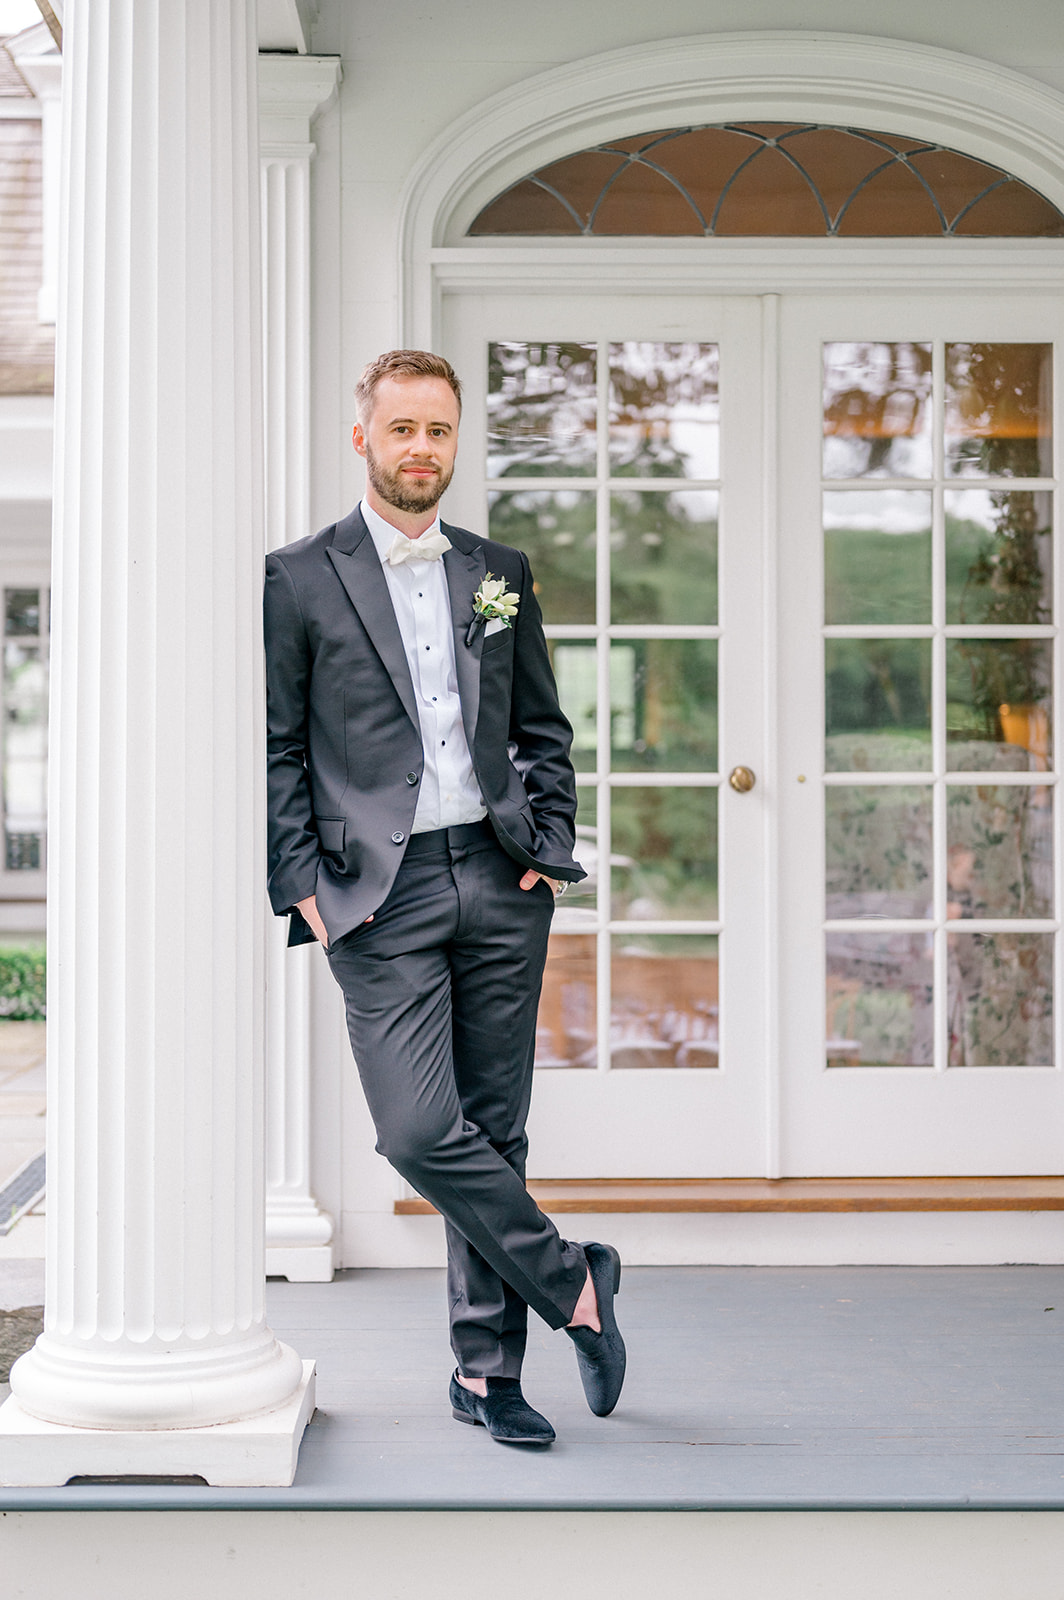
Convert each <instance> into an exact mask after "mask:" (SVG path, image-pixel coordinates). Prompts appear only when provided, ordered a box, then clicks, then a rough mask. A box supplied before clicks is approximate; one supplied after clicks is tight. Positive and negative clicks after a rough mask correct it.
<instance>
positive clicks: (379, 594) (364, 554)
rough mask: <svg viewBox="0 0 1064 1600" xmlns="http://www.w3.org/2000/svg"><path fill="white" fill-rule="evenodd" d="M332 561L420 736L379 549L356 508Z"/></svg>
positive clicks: (340, 527) (340, 529)
mask: <svg viewBox="0 0 1064 1600" xmlns="http://www.w3.org/2000/svg"><path fill="white" fill-rule="evenodd" d="M329 559H330V560H331V562H332V564H333V566H334V567H335V568H336V571H337V574H338V576H339V578H340V582H341V583H342V584H343V586H344V588H345V589H346V590H347V596H348V599H349V600H350V601H351V604H352V605H353V606H354V608H355V610H356V611H357V612H358V615H359V617H360V618H361V621H362V626H363V627H364V628H365V630H366V632H367V633H368V634H369V637H370V640H371V642H372V644H373V648H374V649H375V650H376V652H377V654H378V655H379V656H380V658H381V660H382V662H383V663H384V666H385V668H386V669H387V671H388V674H389V676H390V677H391V680H392V682H393V684H394V685H395V689H396V693H397V694H398V696H399V698H400V700H401V701H402V702H403V707H404V709H405V711H406V713H407V715H408V716H409V718H410V720H411V722H412V723H413V724H414V727H415V728H416V729H417V731H418V735H419V737H420V733H421V723H420V721H419V719H418V714H417V701H416V700H415V698H414V685H413V682H412V681H411V677H410V668H409V666H408V665H407V659H406V651H405V650H404V649H403V639H402V635H401V634H400V632H399V624H398V622H396V620H395V611H394V610H393V608H392V601H391V596H390V595H389V593H388V584H387V582H386V580H385V577H384V573H383V572H382V571H381V563H380V557H379V556H378V555H377V548H376V546H375V545H374V543H373V540H372V539H371V538H370V536H369V530H368V529H367V527H366V524H365V522H364V521H363V520H362V515H361V513H360V512H359V511H358V509H357V508H356V509H355V510H354V511H353V512H352V513H351V515H350V516H348V517H345V518H344V520H343V521H342V522H340V523H338V524H337V528H336V537H335V538H334V540H333V542H332V544H331V545H330V546H329ZM470 592H471V593H472V591H470Z"/></svg>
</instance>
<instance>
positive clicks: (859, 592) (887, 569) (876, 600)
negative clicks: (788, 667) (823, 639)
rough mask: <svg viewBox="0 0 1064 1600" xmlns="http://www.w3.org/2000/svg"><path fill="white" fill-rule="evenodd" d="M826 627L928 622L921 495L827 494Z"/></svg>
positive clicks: (925, 516) (926, 530) (927, 554)
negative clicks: (834, 624)
mask: <svg viewBox="0 0 1064 1600" xmlns="http://www.w3.org/2000/svg"><path fill="white" fill-rule="evenodd" d="M824 621H825V622H826V623H829V624H831V623H861V622H892V623H895V622H930V621H931V495H930V493H929V492H928V491H927V490H925V489H877V490H871V491H865V492H861V491H857V490H847V489H833V490H831V491H829V492H828V493H827V494H825V496H824Z"/></svg>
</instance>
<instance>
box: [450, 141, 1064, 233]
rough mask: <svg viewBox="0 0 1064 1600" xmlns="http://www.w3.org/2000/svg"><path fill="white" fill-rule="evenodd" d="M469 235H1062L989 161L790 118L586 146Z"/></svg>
mask: <svg viewBox="0 0 1064 1600" xmlns="http://www.w3.org/2000/svg"><path fill="white" fill-rule="evenodd" d="M469 234H470V235H471V236H473V237H478V236H480V237H482V236H486V235H494V236H500V235H502V236H510V237H514V236H519V237H524V238H532V237H538V238H546V237H564V236H566V235H584V236H587V235H597V236H599V237H603V236H612V237H617V236H620V235H626V236H629V237H631V236H633V235H634V236H641V237H654V236H657V237H679V236H681V235H705V236H715V237H725V236H732V237H735V236H746V237H755V236H761V237H765V236H771V237H776V238H780V237H816V236H825V235H827V236H840V237H844V238H888V237H894V238H916V237H927V236H929V235H930V236H935V235H943V236H947V237H966V238H979V237H982V238H1046V239H1059V238H1061V237H1064V214H1062V213H1061V212H1060V211H1059V210H1058V209H1057V207H1056V206H1055V205H1053V204H1052V203H1051V202H1050V201H1049V200H1047V199H1046V198H1045V197H1044V196H1043V195H1041V194H1039V193H1038V192H1037V191H1036V190H1034V189H1032V188H1031V187H1030V185H1029V184H1026V183H1024V182H1023V181H1022V180H1021V179H1019V178H1016V177H1013V176H1012V175H1011V174H1010V173H1008V172H1005V171H1003V170H1002V169H1001V168H1000V167H994V166H990V165H989V164H988V163H987V162H985V161H977V160H975V159H974V157H972V156H967V155H963V154H962V153H961V152H960V151H957V150H949V149H946V148H945V147H944V146H942V145H938V144H934V143H931V142H929V141H928V140H925V139H914V138H906V137H904V136H902V135H899V134H893V133H875V132H870V131H868V130H867V129H863V128H840V127H821V126H815V125H811V124H797V123H790V122H756V123H754V122H751V123H726V124H722V125H719V126H707V127H686V128H670V129H666V130H663V131H659V132H656V133H645V134H638V135H634V136H632V137H629V138H624V139H614V140H610V141H608V142H607V143H605V144H600V145H595V146H593V147H591V148H590V149H587V150H581V151H578V152H577V153H576V154H574V155H570V156H565V157H563V158H562V160H560V161H554V162H551V163H550V164H549V165H548V166H545V167H541V168H540V169H538V170H537V171H535V172H532V173H529V174H528V176H527V177H525V178H522V179H521V180H520V182H518V183H515V184H513V185H512V186H511V187H510V188H509V189H506V190H504V192H503V193H502V194H500V195H497V196H496V197H495V199H494V200H492V201H490V202H489V204H488V205H486V206H485V207H484V208H483V210H482V211H481V212H480V213H479V215H478V216H477V217H476V219H475V220H474V222H473V223H472V225H471V226H470V228H469Z"/></svg>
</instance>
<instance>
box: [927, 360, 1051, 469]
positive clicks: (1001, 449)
mask: <svg viewBox="0 0 1064 1600" xmlns="http://www.w3.org/2000/svg"><path fill="white" fill-rule="evenodd" d="M1051 355H1052V346H1050V345H1048V344H951V345H947V346H946V458H947V461H948V463H949V470H950V471H951V472H952V473H954V474H956V475H962V476H966V477H967V476H978V477H998V478H1045V477H1049V476H1051V475H1052V461H1051V456H1052V442H1053V441H1052V434H1051V429H1050V425H1049V419H1050V416H1051V409H1050V406H1051V402H1050V361H1051Z"/></svg>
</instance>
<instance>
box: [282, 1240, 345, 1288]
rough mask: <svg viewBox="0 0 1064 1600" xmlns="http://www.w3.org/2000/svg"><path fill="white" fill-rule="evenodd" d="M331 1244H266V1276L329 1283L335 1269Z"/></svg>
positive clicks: (291, 1281) (292, 1281)
mask: <svg viewBox="0 0 1064 1600" xmlns="http://www.w3.org/2000/svg"><path fill="white" fill-rule="evenodd" d="M335 1266H336V1264H335V1262H334V1260H333V1247H332V1245H331V1244H305V1245H298V1244H292V1245H289V1244H279V1245H267V1246H266V1276H267V1277H268V1278H287V1279H288V1281H289V1283H331V1282H332V1280H333V1272H334V1271H335Z"/></svg>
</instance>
